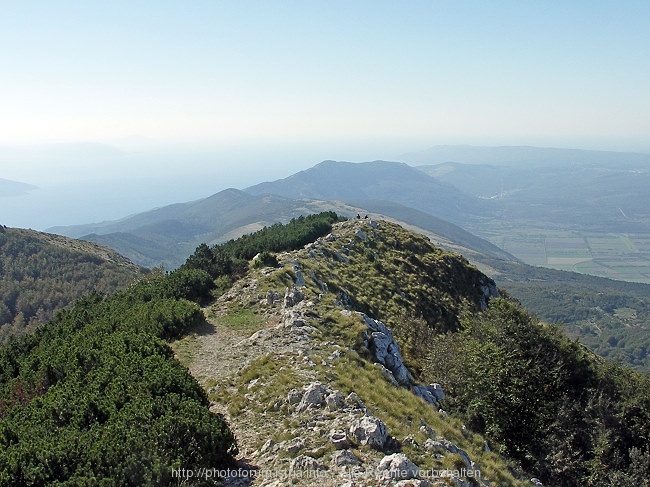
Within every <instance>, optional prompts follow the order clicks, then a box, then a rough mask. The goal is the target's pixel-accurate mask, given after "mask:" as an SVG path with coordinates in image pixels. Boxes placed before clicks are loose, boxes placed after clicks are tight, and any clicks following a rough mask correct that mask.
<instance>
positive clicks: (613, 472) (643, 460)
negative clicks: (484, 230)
mask: <svg viewBox="0 0 650 487" xmlns="http://www.w3.org/2000/svg"><path fill="white" fill-rule="evenodd" d="M427 364H428V369H427V374H426V375H427V377H428V378H430V379H431V380H436V381H438V382H440V383H441V384H443V385H444V387H446V389H445V390H446V391H447V392H448V399H447V400H446V403H445V407H447V408H449V409H450V410H452V411H456V412H458V413H460V414H461V415H463V416H464V417H465V418H466V420H467V421H468V426H471V427H472V428H473V429H475V430H477V431H480V432H484V433H485V434H487V435H488V436H489V437H490V438H492V439H493V440H494V442H495V445H496V446H497V447H498V448H499V450H500V451H501V452H502V453H504V454H507V455H508V456H510V457H511V458H515V459H516V460H518V461H519V462H521V464H522V466H523V467H524V468H525V469H526V470H527V471H530V472H533V473H535V475H537V476H539V477H540V478H542V479H544V480H545V481H546V482H547V483H549V484H550V485H554V486H574V485H598V486H608V485H619V486H638V485H644V484H643V481H644V480H647V478H648V475H649V474H650V464H649V463H648V461H649V460H650V450H649V448H650V441H649V440H648V433H649V432H650V380H649V378H648V377H647V376H644V375H641V374H637V373H634V372H632V371H631V370H630V369H629V368H627V367H625V366H621V365H618V364H614V363H610V362H607V361H604V360H602V359H599V358H597V357H595V356H594V355H593V354H592V353H591V352H589V351H588V350H587V349H585V348H584V347H583V346H582V345H580V344H579V343H578V342H576V341H572V340H570V339H569V338H567V337H566V335H564V334H563V333H562V332H561V330H560V329H559V328H558V327H554V326H549V325H544V324H541V323H539V322H538V321H537V320H536V319H535V318H533V317H532V316H531V315H530V314H528V313H527V312H526V311H525V310H523V309H522V308H520V307H519V306H518V305H517V304H516V303H513V302H511V301H509V300H505V299H497V300H493V301H492V302H491V304H490V307H489V309H488V310H487V311H485V312H483V313H480V314H474V315H467V316H466V318H465V319H464V320H463V330H462V331H461V332H459V333H456V334H450V335H445V336H440V337H438V338H437V339H436V340H434V342H433V347H432V349H431V352H430V354H429V357H427Z"/></svg>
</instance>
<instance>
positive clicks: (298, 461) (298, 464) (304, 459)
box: [289, 455, 325, 473]
mask: <svg viewBox="0 0 650 487" xmlns="http://www.w3.org/2000/svg"><path fill="white" fill-rule="evenodd" d="M296 470H312V471H314V470H325V466H324V465H323V464H322V463H321V462H319V461H318V460H316V459H315V458H312V457H308V456H307V455H300V456H298V457H296V458H294V459H293V460H292V461H291V464H290V465H289V473H293V472H295V471H296Z"/></svg>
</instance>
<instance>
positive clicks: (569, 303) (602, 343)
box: [485, 259, 650, 372]
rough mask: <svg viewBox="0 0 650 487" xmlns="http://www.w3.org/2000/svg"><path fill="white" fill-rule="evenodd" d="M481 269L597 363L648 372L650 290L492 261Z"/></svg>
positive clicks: (647, 286) (649, 367)
mask: <svg viewBox="0 0 650 487" xmlns="http://www.w3.org/2000/svg"><path fill="white" fill-rule="evenodd" d="M485 263H486V264H487V265H489V266H490V267H492V268H494V269H497V271H498V272H499V273H501V275H502V276H503V279H502V281H501V285H503V286H504V287H506V288H507V289H508V292H509V293H510V294H511V295H512V296H513V297H516V298H517V299H518V300H519V301H520V302H521V303H522V305H523V306H524V307H525V308H526V309H527V310H529V311H531V312H533V313H534V314H535V315H537V316H538V317H539V318H540V319H541V320H543V321H545V322H546V323H560V324H561V325H562V327H563V328H564V330H566V332H567V333H568V334H569V335H570V336H572V337H575V338H578V339H579V340H580V342H581V343H583V344H584V345H587V346H588V347H589V348H590V349H591V350H593V351H594V352H596V353H597V354H598V355H600V356H601V357H605V358H607V359H608V360H620V361H622V362H623V363H626V364H629V365H631V366H632V367H634V368H635V369H636V370H639V371H642V372H650V285H648V284H638V283H631V282H623V281H614V280H611V279H603V278H600V277H594V276H587V275H583V274H577V273H574V272H563V271H558V270H554V269H544V268H539V267H531V266H527V265H523V264H518V263H513V262H506V261H499V260H495V259H491V260H486V261H485ZM506 276H507V277H506Z"/></svg>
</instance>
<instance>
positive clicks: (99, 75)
mask: <svg viewBox="0 0 650 487" xmlns="http://www.w3.org/2000/svg"><path fill="white" fill-rule="evenodd" d="M0 5H1V7H0V43H1V45H2V46H3V48H2V50H0V66H2V76H1V77H0V106H1V107H2V112H1V121H0V123H1V124H2V125H1V126H0V143H3V144H13V143H17V142H22V143H33V142H38V141H52V140H54V141H77V140H85V141H87V140H93V141H99V140H111V139H116V138H121V137H129V136H134V135H139V136H145V137H150V138H173V139H195V138H200V139H209V140H223V139H229V140H232V139H233V138H241V139H247V140H254V139H257V138H261V139H269V138H275V139H282V140H286V141H292V140H302V139H314V138H326V139H332V140H335V139H355V138H365V139H367V138H372V137H408V138H413V139H421V140H425V139H427V138H431V139H432V140H434V139H435V141H442V140H444V139H445V138H449V139H450V140H452V141H455V140H461V139H462V140H465V141H471V140H473V139H476V140H477V141H480V142H489V141H490V140H493V141H494V142H495V143H497V144H498V143H500V142H501V141H503V142H505V143H508V142H510V141H516V140H520V141H530V142H531V143H535V142H536V141H540V142H545V141H549V140H552V139H557V140H566V141H571V140H575V141H576V142H577V143H582V144H583V145H584V143H585V141H588V139H593V141H594V143H596V142H597V141H598V139H602V138H605V139H608V140H611V141H612V142H614V141H616V140H620V141H624V140H630V141H636V142H635V143H646V142H648V139H649V138H650V82H649V80H650V56H648V48H649V47H650V28H649V25H648V21H649V19H650V2H648V1H646V0H644V1H638V2H634V1H615V2H614V1H612V2H608V1H593V0H590V1H557V2H554V1H547V0H544V1H541V0H540V1H536V2H532V1H522V0H517V1H511V2H507V1H498V2H496V1H495V2H487V1H470V2H463V1H448V0H447V1H435V0H427V1H404V2H397V1H376V0H372V1H353V0H346V1H340V2H339V1H313V0H309V1H305V0H300V1H294V2H292V1H286V0H283V1H264V2H263V1H257V2H249V1H228V2H225V1H216V0H209V1H197V0H192V1H184V2H181V1H161V0H156V1H121V0H117V1H111V2H96V1H78V2H71V1H51V0H47V1H42V2H37V1H30V0H25V1H13V2H10V1H7V0H4V1H2V2H0ZM648 145H650V143H649V144H648Z"/></svg>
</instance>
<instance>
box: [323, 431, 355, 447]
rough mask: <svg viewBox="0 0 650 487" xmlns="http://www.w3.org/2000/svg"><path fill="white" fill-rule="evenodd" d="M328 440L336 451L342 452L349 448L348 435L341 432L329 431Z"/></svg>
mask: <svg viewBox="0 0 650 487" xmlns="http://www.w3.org/2000/svg"><path fill="white" fill-rule="evenodd" d="M328 438H329V440H330V441H331V442H332V444H333V445H334V448H336V449H337V450H344V449H346V448H350V446H351V444H350V439H349V438H348V434H347V433H346V432H345V431H343V430H336V429H333V430H331V431H330V433H329V435H328Z"/></svg>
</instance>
